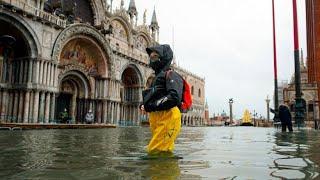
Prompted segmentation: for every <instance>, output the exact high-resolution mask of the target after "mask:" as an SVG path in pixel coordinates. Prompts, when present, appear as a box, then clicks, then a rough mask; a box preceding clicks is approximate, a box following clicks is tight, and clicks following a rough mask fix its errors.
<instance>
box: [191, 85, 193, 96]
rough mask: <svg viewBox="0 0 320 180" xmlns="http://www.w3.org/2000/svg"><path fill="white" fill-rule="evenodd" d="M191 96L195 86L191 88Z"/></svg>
mask: <svg viewBox="0 0 320 180" xmlns="http://www.w3.org/2000/svg"><path fill="white" fill-rule="evenodd" d="M191 94H192V95H193V86H191Z"/></svg>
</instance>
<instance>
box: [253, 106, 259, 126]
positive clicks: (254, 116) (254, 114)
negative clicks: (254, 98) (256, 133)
mask: <svg viewBox="0 0 320 180" xmlns="http://www.w3.org/2000/svg"><path fill="white" fill-rule="evenodd" d="M257 114H258V113H256V110H255V109H254V110H253V126H256V115H257Z"/></svg>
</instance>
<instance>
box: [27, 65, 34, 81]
mask: <svg viewBox="0 0 320 180" xmlns="http://www.w3.org/2000/svg"><path fill="white" fill-rule="evenodd" d="M32 63H33V60H32V59H30V60H29V68H28V80H27V82H28V83H31V80H32V73H33V69H32V68H33V67H32Z"/></svg>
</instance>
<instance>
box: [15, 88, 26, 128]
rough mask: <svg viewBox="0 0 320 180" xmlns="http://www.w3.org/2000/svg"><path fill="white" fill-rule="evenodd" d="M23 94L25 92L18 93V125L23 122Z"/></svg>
mask: <svg viewBox="0 0 320 180" xmlns="http://www.w3.org/2000/svg"><path fill="white" fill-rule="evenodd" d="M24 94H25V92H22V91H20V93H19V107H18V108H19V109H18V121H17V122H19V123H21V122H23V105H24V101H23V100H24Z"/></svg>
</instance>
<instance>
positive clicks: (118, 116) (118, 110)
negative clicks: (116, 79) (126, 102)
mask: <svg viewBox="0 0 320 180" xmlns="http://www.w3.org/2000/svg"><path fill="white" fill-rule="evenodd" d="M119 120H120V103H117V119H116V124H118V122H119Z"/></svg>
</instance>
